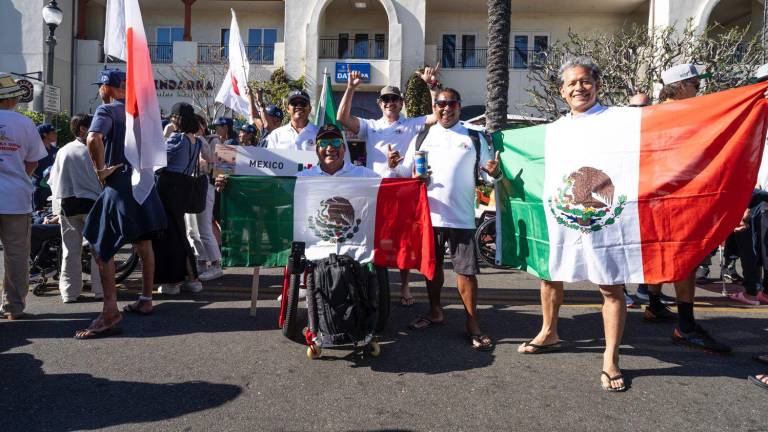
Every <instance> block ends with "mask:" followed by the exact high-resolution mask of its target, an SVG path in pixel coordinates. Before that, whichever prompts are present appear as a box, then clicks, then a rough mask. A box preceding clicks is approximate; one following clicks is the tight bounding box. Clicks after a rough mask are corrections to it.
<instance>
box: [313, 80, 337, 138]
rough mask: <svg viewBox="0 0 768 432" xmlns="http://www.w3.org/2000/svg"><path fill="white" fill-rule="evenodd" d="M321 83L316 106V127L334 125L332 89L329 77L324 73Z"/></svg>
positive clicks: (334, 113)
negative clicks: (321, 86)
mask: <svg viewBox="0 0 768 432" xmlns="http://www.w3.org/2000/svg"><path fill="white" fill-rule="evenodd" d="M324 75H325V80H324V81H323V90H322V92H320V101H319V103H318V106H317V115H316V117H315V125H317V127H320V126H323V125H326V124H334V125H335V124H336V107H335V106H334V103H333V88H332V87H331V76H330V75H328V73H325V74H324Z"/></svg>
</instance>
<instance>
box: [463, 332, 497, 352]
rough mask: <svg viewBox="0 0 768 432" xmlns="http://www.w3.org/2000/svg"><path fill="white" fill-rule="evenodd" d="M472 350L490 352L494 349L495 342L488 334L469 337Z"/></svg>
mask: <svg viewBox="0 0 768 432" xmlns="http://www.w3.org/2000/svg"><path fill="white" fill-rule="evenodd" d="M468 336H469V342H470V343H471V344H472V348H474V349H476V350H478V351H490V350H492V349H493V341H492V340H491V338H490V337H489V336H488V335H486V334H477V335H468Z"/></svg>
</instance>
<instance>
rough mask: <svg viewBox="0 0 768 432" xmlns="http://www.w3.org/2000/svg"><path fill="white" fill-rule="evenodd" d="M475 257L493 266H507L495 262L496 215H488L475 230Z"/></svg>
mask: <svg viewBox="0 0 768 432" xmlns="http://www.w3.org/2000/svg"><path fill="white" fill-rule="evenodd" d="M475 250H476V251H477V257H478V258H480V260H481V261H482V262H484V263H485V264H487V265H489V266H491V267H494V268H509V267H508V266H501V265H497V264H496V217H489V218H488V219H486V220H485V221H484V222H483V223H481V224H480V226H479V227H477V230H475Z"/></svg>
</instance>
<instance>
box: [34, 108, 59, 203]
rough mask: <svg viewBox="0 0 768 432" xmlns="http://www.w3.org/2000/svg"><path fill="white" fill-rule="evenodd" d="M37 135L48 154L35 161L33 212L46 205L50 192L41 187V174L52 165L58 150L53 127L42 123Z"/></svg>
mask: <svg viewBox="0 0 768 432" xmlns="http://www.w3.org/2000/svg"><path fill="white" fill-rule="evenodd" d="M37 133H38V134H40V139H41V140H43V145H44V146H45V150H46V152H47V153H48V154H47V155H46V156H45V157H44V158H42V159H40V160H39V161H37V168H35V172H34V173H33V174H32V176H33V180H32V184H33V185H34V186H35V191H34V193H33V194H32V205H33V206H34V207H35V210H40V209H42V208H44V207H45V206H46V205H48V197H49V196H51V190H50V189H49V188H47V187H41V186H40V181H41V180H42V179H43V172H45V170H46V169H47V168H49V167H50V166H51V165H53V161H54V160H55V159H56V152H58V151H59V148H58V147H57V146H56V139H57V132H56V128H55V127H53V125H51V124H48V123H43V124H41V125H40V126H38V127H37Z"/></svg>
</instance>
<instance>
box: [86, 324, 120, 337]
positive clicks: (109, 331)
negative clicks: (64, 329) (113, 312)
mask: <svg viewBox="0 0 768 432" xmlns="http://www.w3.org/2000/svg"><path fill="white" fill-rule="evenodd" d="M80 332H85V333H82V334H79V333H80ZM122 333H123V328H122V327H120V326H118V325H113V326H112V327H107V328H105V329H101V330H91V329H82V330H78V331H77V332H75V339H80V340H86V339H101V338H105V337H110V336H116V335H119V334H122Z"/></svg>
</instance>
